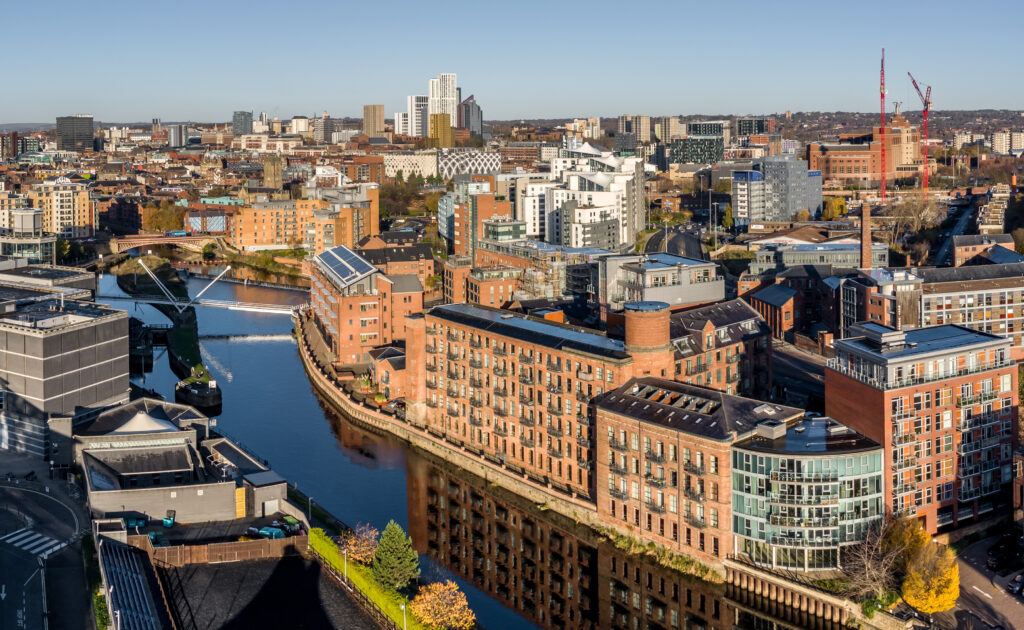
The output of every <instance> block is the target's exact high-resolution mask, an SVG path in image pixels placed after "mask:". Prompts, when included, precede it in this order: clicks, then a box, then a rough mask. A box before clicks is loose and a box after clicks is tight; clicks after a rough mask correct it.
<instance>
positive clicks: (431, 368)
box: [427, 363, 441, 372]
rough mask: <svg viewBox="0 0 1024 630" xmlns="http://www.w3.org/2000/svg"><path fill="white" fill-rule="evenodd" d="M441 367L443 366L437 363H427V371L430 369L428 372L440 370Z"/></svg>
mask: <svg viewBox="0 0 1024 630" xmlns="http://www.w3.org/2000/svg"><path fill="white" fill-rule="evenodd" d="M440 369H441V368H439V367H437V365H435V364H433V363H428V364H427V371H428V372H437V371H438V370H440Z"/></svg>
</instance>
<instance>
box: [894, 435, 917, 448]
mask: <svg viewBox="0 0 1024 630" xmlns="http://www.w3.org/2000/svg"><path fill="white" fill-rule="evenodd" d="M916 441H917V434H915V433H893V434H892V443H893V446H901V445H903V444H911V443H913V442H916Z"/></svg>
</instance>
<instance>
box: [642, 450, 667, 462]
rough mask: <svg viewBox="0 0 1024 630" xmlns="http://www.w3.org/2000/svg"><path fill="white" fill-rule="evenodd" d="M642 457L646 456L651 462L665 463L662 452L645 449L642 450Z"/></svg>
mask: <svg viewBox="0 0 1024 630" xmlns="http://www.w3.org/2000/svg"><path fill="white" fill-rule="evenodd" d="M644 457H646V458H647V459H649V460H651V461H652V462H657V463H659V464H663V463H665V454H664V453H656V452H654V451H645V452H644Z"/></svg>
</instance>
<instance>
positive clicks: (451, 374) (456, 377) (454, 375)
mask: <svg viewBox="0 0 1024 630" xmlns="http://www.w3.org/2000/svg"><path fill="white" fill-rule="evenodd" d="M447 376H448V378H450V379H452V380H453V381H458V380H460V379H461V378H462V377H461V376H459V373H458V372H456V371H454V370H448V372H447Z"/></svg>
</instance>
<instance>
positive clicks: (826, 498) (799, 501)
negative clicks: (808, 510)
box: [768, 492, 839, 505]
mask: <svg viewBox="0 0 1024 630" xmlns="http://www.w3.org/2000/svg"><path fill="white" fill-rule="evenodd" d="M768 501H769V502H770V503H775V504H778V505H835V504H837V503H839V496H838V495H834V494H828V495H821V494H788V493H784V492H769V493H768Z"/></svg>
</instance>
